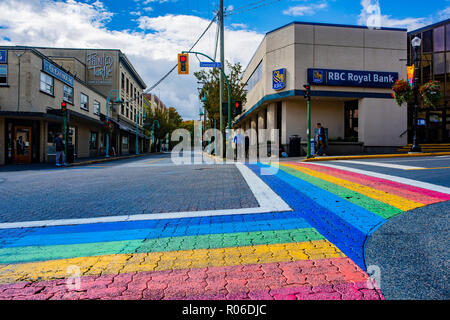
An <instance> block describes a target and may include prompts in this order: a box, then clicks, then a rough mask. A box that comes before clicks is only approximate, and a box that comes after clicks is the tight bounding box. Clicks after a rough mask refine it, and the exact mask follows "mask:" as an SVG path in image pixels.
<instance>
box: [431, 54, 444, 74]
mask: <svg viewBox="0 0 450 320" xmlns="http://www.w3.org/2000/svg"><path fill="white" fill-rule="evenodd" d="M433 62H434V75H441V74H444V73H445V71H444V70H445V56H444V53H443V52H441V53H435V54H434V58H433Z"/></svg>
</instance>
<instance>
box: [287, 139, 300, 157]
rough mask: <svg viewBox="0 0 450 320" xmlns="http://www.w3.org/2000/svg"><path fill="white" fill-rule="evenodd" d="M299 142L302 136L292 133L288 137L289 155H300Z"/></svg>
mask: <svg viewBox="0 0 450 320" xmlns="http://www.w3.org/2000/svg"><path fill="white" fill-rule="evenodd" d="M301 142H302V138H300V137H299V136H297V135H293V136H291V137H290V138H289V157H301V155H302V148H301Z"/></svg>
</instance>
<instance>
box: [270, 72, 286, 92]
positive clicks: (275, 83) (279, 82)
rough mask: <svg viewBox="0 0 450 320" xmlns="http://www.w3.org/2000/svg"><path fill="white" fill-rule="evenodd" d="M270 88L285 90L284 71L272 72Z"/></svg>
mask: <svg viewBox="0 0 450 320" xmlns="http://www.w3.org/2000/svg"><path fill="white" fill-rule="evenodd" d="M272 88H273V89H274V90H281V89H284V88H286V69H284V68H283V69H278V70H274V71H273V72H272Z"/></svg>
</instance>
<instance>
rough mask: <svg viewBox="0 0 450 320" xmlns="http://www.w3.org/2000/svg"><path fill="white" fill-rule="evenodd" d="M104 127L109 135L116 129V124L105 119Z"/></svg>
mask: <svg viewBox="0 0 450 320" xmlns="http://www.w3.org/2000/svg"><path fill="white" fill-rule="evenodd" d="M103 128H104V129H105V131H106V133H107V134H108V135H110V134H112V133H113V131H114V124H113V123H112V122H111V121H103Z"/></svg>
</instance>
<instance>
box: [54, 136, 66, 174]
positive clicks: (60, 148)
mask: <svg viewBox="0 0 450 320" xmlns="http://www.w3.org/2000/svg"><path fill="white" fill-rule="evenodd" d="M55 148H56V166H57V167H61V166H65V165H66V155H65V154H64V138H63V134H62V133H58V134H57V135H56V138H55Z"/></svg>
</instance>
